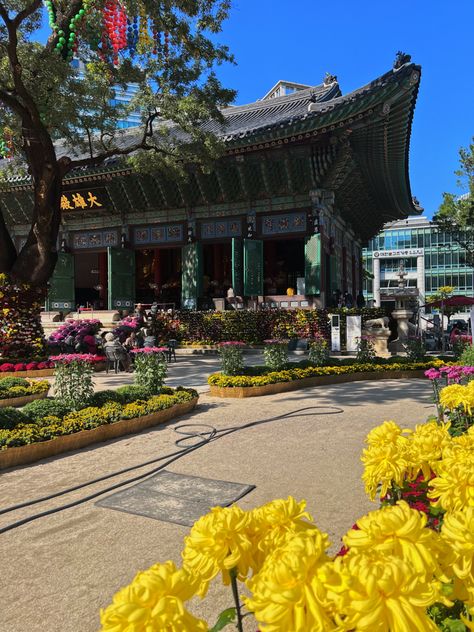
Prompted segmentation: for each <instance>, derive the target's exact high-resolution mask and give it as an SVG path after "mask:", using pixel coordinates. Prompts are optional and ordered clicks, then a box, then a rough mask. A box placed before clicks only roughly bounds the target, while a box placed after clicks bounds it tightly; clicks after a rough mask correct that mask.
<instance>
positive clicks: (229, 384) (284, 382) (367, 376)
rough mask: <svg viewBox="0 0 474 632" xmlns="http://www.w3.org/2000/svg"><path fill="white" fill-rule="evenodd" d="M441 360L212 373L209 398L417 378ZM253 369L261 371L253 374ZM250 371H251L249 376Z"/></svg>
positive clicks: (257, 394) (249, 369) (251, 395)
mask: <svg viewBox="0 0 474 632" xmlns="http://www.w3.org/2000/svg"><path fill="white" fill-rule="evenodd" d="M445 364H446V363H445V362H443V361H441V360H433V361H429V362H405V363H401V362H400V363H391V364H378V363H377V364H376V363H364V364H361V363H354V364H349V365H338V366H322V367H321V366H304V367H301V366H298V365H295V364H293V365H289V368H286V369H282V370H280V371H269V370H268V369H267V370H265V369H263V367H262V368H260V369H259V367H251V368H248V369H247V371H248V372H249V374H247V375H245V374H244V375H234V376H231V375H224V374H223V373H214V374H213V375H211V376H209V378H208V383H209V385H210V390H211V395H213V396H215V397H259V396H261V395H274V394H276V393H284V392H286V391H294V390H297V389H300V388H308V387H310V386H323V385H326V384H339V383H344V382H356V381H361V380H380V379H386V380H387V379H403V378H410V377H412V378H421V377H423V376H424V371H425V370H426V369H430V368H436V367H440V366H443V365H445ZM255 370H261V373H260V374H255ZM252 372H254V373H253V374H252Z"/></svg>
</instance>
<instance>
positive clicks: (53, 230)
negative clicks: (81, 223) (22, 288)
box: [10, 162, 63, 288]
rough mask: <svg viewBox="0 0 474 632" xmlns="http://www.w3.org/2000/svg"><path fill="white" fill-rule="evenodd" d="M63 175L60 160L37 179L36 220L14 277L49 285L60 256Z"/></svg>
mask: <svg viewBox="0 0 474 632" xmlns="http://www.w3.org/2000/svg"><path fill="white" fill-rule="evenodd" d="M62 176H63V174H62V171H61V169H60V166H59V165H58V163H57V162H55V163H54V164H51V163H45V164H43V166H42V168H41V173H40V175H39V177H37V178H35V179H34V181H33V182H34V207H33V221H32V223H31V228H30V232H29V235H28V238H27V240H26V243H25V245H24V246H23V248H22V249H21V251H20V253H19V254H18V257H17V259H16V261H15V263H14V264H13V266H12V268H11V271H10V275H11V277H12V278H13V279H16V280H19V281H23V282H25V283H30V284H31V285H35V286H37V287H39V288H46V284H47V282H48V280H49V279H50V277H51V275H52V274H53V271H54V267H55V265H56V261H57V258H58V253H57V240H58V232H59V225H60V222H61V212H60V199H61V182H62Z"/></svg>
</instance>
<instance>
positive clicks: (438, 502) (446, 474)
mask: <svg viewBox="0 0 474 632" xmlns="http://www.w3.org/2000/svg"><path fill="white" fill-rule="evenodd" d="M461 455H462V451H461V450H459V451H458V453H457V456H458V457H459V456H461ZM462 456H463V457H464V458H462V459H461V458H460V459H459V460H458V461H455V460H454V459H453V458H447V459H443V460H442V461H439V463H438V464H437V465H436V469H435V471H436V478H433V479H432V480H431V481H430V487H431V490H430V491H429V492H428V497H429V498H430V499H431V500H432V502H433V504H434V505H435V506H436V507H442V508H443V509H445V510H446V511H458V510H462V509H464V508H467V507H474V455H473V454H469V453H468V454H464V455H462Z"/></svg>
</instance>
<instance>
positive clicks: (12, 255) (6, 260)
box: [0, 209, 16, 274]
mask: <svg viewBox="0 0 474 632" xmlns="http://www.w3.org/2000/svg"><path fill="white" fill-rule="evenodd" d="M15 259H16V248H15V245H14V243H13V240H12V238H11V236H10V232H9V230H8V228H7V226H6V224H5V219H4V217H3V213H2V210H1V209H0V274H1V273H2V272H3V273H6V272H7V273H8V272H10V270H11V269H12V266H13V264H14V263H15Z"/></svg>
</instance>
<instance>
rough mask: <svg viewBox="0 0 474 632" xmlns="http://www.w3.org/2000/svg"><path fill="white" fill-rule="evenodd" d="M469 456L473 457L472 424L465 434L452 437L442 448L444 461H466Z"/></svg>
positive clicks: (473, 430)
mask: <svg viewBox="0 0 474 632" xmlns="http://www.w3.org/2000/svg"><path fill="white" fill-rule="evenodd" d="M471 458H474V426H471V427H470V428H469V430H468V432H467V433H466V434H462V435H459V437H453V439H452V440H451V442H450V443H449V444H448V445H447V446H446V447H445V448H444V450H443V461H444V462H449V461H452V462H453V463H458V462H460V461H463V462H465V463H467V462H469V460H470V459H471Z"/></svg>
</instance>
